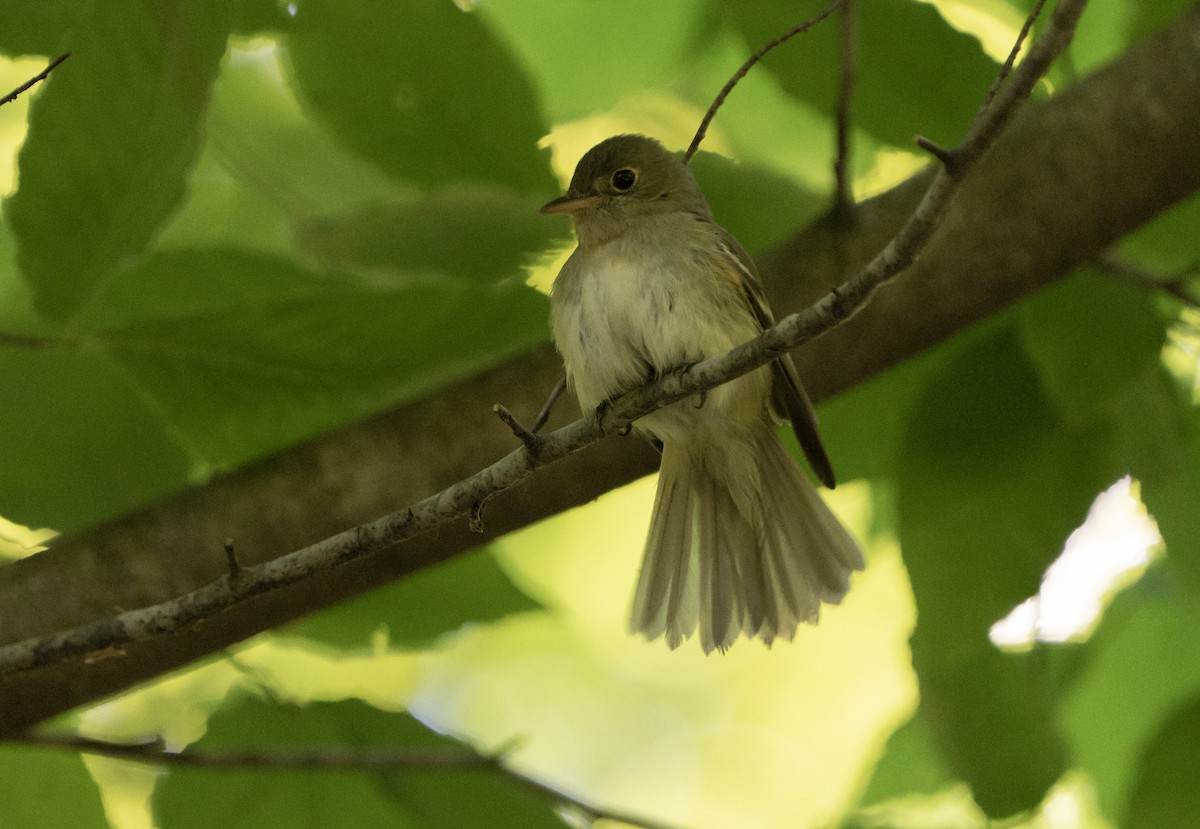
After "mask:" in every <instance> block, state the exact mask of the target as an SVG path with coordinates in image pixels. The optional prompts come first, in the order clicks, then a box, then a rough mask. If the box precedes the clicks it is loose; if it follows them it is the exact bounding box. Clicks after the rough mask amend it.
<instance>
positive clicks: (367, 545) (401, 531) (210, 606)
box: [0, 0, 1086, 675]
mask: <svg viewBox="0 0 1200 829" xmlns="http://www.w3.org/2000/svg"><path fill="white" fill-rule="evenodd" d="M1085 5H1086V0H1060V2H1059V4H1058V6H1057V8H1056V9H1055V11H1054V14H1053V15H1052V16H1051V19H1050V20H1049V22H1048V23H1047V25H1046V27H1045V29H1044V31H1043V32H1042V33H1041V35H1040V37H1039V38H1038V39H1037V41H1036V42H1035V43H1034V45H1033V47H1032V48H1031V50H1030V53H1029V56H1028V57H1027V58H1026V59H1025V60H1024V61H1023V62H1022V63H1021V64H1020V66H1018V67H1017V68H1016V69H1015V70H1014V72H1013V74H1012V77H1011V79H1010V81H1009V83H1007V84H1005V85H1004V87H1002V88H1001V89H1000V91H999V92H998V93H997V94H996V97H995V100H994V102H993V105H992V106H991V107H989V108H988V109H987V110H986V111H984V112H981V113H980V114H979V115H978V116H977V117H976V119H975V121H974V123H972V125H971V127H970V129H969V130H968V131H967V136H966V138H965V139H964V140H963V142H962V143H961V144H959V145H958V146H957V147H956V148H955V150H954V152H955V154H956V161H957V164H958V171H959V172H958V175H955V176H951V175H950V174H949V173H947V172H946V170H944V169H943V170H939V171H938V173H937V175H936V176H935V177H934V180H933V182H932V183H931V184H930V186H929V189H928V190H927V191H926V192H925V195H924V197H923V198H922V200H921V202H920V204H919V205H918V206H917V208H916V210H915V211H914V212H913V214H912V216H910V217H909V219H908V221H907V222H906V223H905V224H904V226H903V227H902V228H901V229H900V230H899V232H898V233H897V234H896V235H895V236H894V237H893V238H892V240H891V241H890V242H889V243H888V244H887V245H886V246H885V247H884V249H883V250H882V251H881V252H880V253H879V254H878V255H877V256H876V257H875V258H874V259H872V260H871V261H870V262H869V263H867V265H866V266H865V267H864V268H863V269H862V270H861V271H859V273H857V274H856V275H855V276H853V277H852V278H851V279H849V280H847V281H846V282H845V283H843V284H842V285H840V286H839V287H838V288H836V289H835V290H833V291H832V292H830V293H829V294H827V295H826V296H825V297H823V298H822V299H821V300H820V301H818V302H817V303H816V304H815V305H813V306H812V307H810V308H808V309H806V310H804V311H801V312H800V313H797V314H792V315H790V316H788V317H786V318H784V319H783V320H781V321H780V322H779V323H778V324H777V325H775V326H774V327H772V328H769V329H767V330H766V331H764V332H763V333H762V334H761V335H760V336H759V337H757V338H756V339H754V340H751V341H750V342H747V343H744V344H742V345H741V346H738V347H737V348H735V349H733V350H732V351H730V352H728V353H727V354H724V355H722V356H720V357H715V358H713V359H710V360H705V361H704V362H701V363H698V364H696V365H695V366H692V367H691V368H690V370H688V371H686V372H671V373H669V374H666V375H664V376H663V377H661V378H658V379H657V380H655V381H654V382H651V383H649V384H647V385H646V386H643V387H641V388H639V389H636V390H634V391H632V392H630V393H629V394H626V395H624V396H622V397H621V398H619V399H617V400H616V401H614V402H613V403H612V405H611V406H607V407H603V412H602V413H601V415H600V416H597V415H596V414H591V415H588V416H587V417H584V418H583V419H581V420H578V421H576V422H574V423H572V424H570V425H568V426H565V427H563V428H561V429H558V430H556V431H554V432H552V433H550V434H549V435H546V436H545V437H544V439H543V443H542V445H541V450H540V451H539V453H538V455H537V457H535V458H530V456H529V454H528V453H527V452H526V450H525V448H524V447H521V448H520V449H518V450H516V451H514V452H511V453H510V454H508V455H507V456H505V457H504V458H502V459H501V460H499V461H497V462H495V463H493V464H492V465H491V466H488V467H487V468H485V469H483V470H481V471H480V472H477V473H476V474H474V475H472V476H470V477H469V478H466V479H464V480H462V481H459V482H458V483H456V484H454V485H453V486H451V487H449V488H447V489H445V490H443V491H441V492H439V493H437V494H435V495H431V496H430V497H428V498H426V499H424V500H422V501H419V502H417V503H416V504H413V505H412V506H411V507H408V508H406V509H404V510H400V511H397V512H394V513H391V514H390V515H385V516H384V517H382V518H379V519H376V520H375V521H372V522H369V523H367V524H363V525H361V526H359V527H355V528H353V529H350V530H346V531H344V532H341V533H338V534H337V535H334V536H332V537H330V538H327V539H325V540H324V541H321V542H318V543H316V544H313V545H311V546H309V547H305V548H303V549H301V550H297V551H295V552H292V553H289V554H287V555H284V556H280V557H279V558H276V559H274V560H271V561H268V562H265V563H263V564H260V565H255V566H252V567H244V568H243V569H242V575H243V578H242V579H241V580H240V581H241V583H240V584H239V585H238V589H237V590H236V591H234V590H233V589H232V588H231V585H230V584H229V582H228V579H226V578H224V577H222V578H221V579H218V580H217V581H214V582H211V583H209V584H207V585H204V586H202V587H200V588H198V589H196V590H193V591H191V592H189V593H186V594H184V595H183V596H179V597H177V598H175V599H172V600H170V601H166V602H162V603H160V604H157V605H152V606H149V607H144V608H141V609H138V610H131V611H127V612H124V613H120V614H118V615H116V616H113V617H111V618H107V619H102V620H99V621H95V622H91V623H89V624H86V625H81V626H79V627H76V628H73V629H71V630H66V631H60V632H57V633H52V634H47V635H43V636H34V637H31V638H28V639H25V640H23V641H20V642H16V643H13V644H10V645H5V646H3V647H0V675H8V674H12V673H16V672H19V671H23V670H29V669H31V668H35V667H38V666H41V665H46V664H49V663H52V662H58V661H62V660H66V659H71V658H79V657H86V656H87V655H88V654H89V653H93V652H96V651H102V650H105V649H109V648H114V647H117V646H120V645H123V644H126V643H130V642H139V641H145V640H149V639H154V638H157V637H160V636H163V635H166V634H169V633H171V632H174V631H178V630H182V629H184V628H186V627H187V626H189V625H191V624H193V623H195V622H197V621H200V620H203V619H206V618H209V617H211V616H213V615H214V614H216V613H217V612H219V611H221V610H224V609H226V608H228V607H231V606H232V605H234V604H237V603H238V602H241V601H245V600H247V599H249V598H251V597H252V596H255V595H258V594H261V593H266V592H269V591H272V590H276V589H279V588H281V587H285V586H287V585H290V584H294V583H296V582H299V581H302V580H304V579H306V578H309V577H311V576H313V575H315V574H317V573H322V572H327V571H329V570H332V569H334V568H336V567H340V566H341V565H343V564H345V563H347V562H350V561H354V560H357V559H361V558H364V557H366V556H368V555H371V554H372V553H376V552H380V551H382V550H385V549H388V548H390V547H393V546H395V545H396V544H398V543H400V542H402V541H404V540H406V539H409V538H412V537H413V536H415V535H418V534H420V533H423V532H425V531H427V530H431V529H434V528H436V527H439V526H442V525H445V524H448V523H450V522H451V521H454V520H457V519H459V518H461V517H462V516H464V515H467V514H468V513H470V512H471V511H472V509H473V505H475V504H481V503H483V502H484V501H485V500H486V499H487V498H489V497H491V496H492V495H494V494H496V493H498V492H500V491H502V490H505V489H508V488H509V487H512V486H514V485H515V484H517V483H519V482H521V481H523V480H525V479H526V478H527V477H529V475H531V474H532V473H533V470H534V469H537V468H539V467H542V466H547V465H549V464H551V463H554V462H555V461H558V460H561V459H562V458H564V457H566V456H567V455H569V454H571V453H573V452H577V451H579V450H580V449H583V448H584V447H586V446H589V445H591V444H593V443H595V442H596V441H598V440H599V439H600V438H601V437H602V436H603V435H604V434H606V432H611V431H613V430H614V429H615V428H616V427H619V426H621V425H623V424H628V423H630V422H631V421H633V420H635V419H636V418H638V417H641V416H643V415H645V414H648V413H649V412H651V411H654V410H655V409H658V408H660V407H662V406H665V405H667V404H669V403H673V402H676V401H678V400H682V399H684V398H686V397H690V396H692V395H695V394H698V393H700V392H702V391H705V390H707V389H711V388H714V387H716V386H718V385H721V384H722V383H726V382H728V381H729V380H732V379H734V378H735V377H739V376H741V375H743V374H745V373H747V372H749V371H752V370H753V369H755V368H758V367H759V366H762V365H765V364H766V363H768V362H770V361H771V360H774V359H777V358H778V357H780V356H782V355H783V354H785V353H787V352H788V351H790V350H791V349H793V348H795V347H796V346H798V345H800V344H802V343H804V342H807V341H808V340H811V339H813V338H814V337H817V336H818V335H820V334H822V333H824V332H826V331H828V330H830V329H831V328H833V327H835V326H836V325H838V324H840V323H841V322H843V321H844V320H846V319H847V318H848V317H850V316H851V315H852V314H853V313H855V312H856V311H857V310H858V309H859V308H861V307H862V306H863V305H864V304H865V303H866V302H867V300H868V299H869V298H870V296H871V295H872V294H873V293H874V292H875V291H876V290H877V289H878V288H879V287H880V286H881V285H883V284H884V283H886V282H887V281H888V280H890V279H892V278H894V277H895V276H896V275H897V274H899V273H900V272H901V271H903V270H904V269H905V268H907V267H908V266H909V265H911V264H912V262H913V261H914V260H915V259H916V257H917V255H918V254H919V253H920V251H921V250H922V249H923V248H924V247H925V245H926V244H927V243H928V241H929V239H930V237H931V236H932V235H933V233H934V231H935V230H936V229H937V227H938V225H939V223H940V222H941V220H942V218H943V217H944V216H945V214H946V211H947V210H948V208H949V205H950V202H951V200H952V199H953V197H954V195H955V193H956V192H957V189H958V187H959V184H960V182H961V181H962V179H963V176H964V175H966V173H967V172H968V171H969V170H970V168H971V167H972V165H973V164H974V163H975V162H977V161H978V160H979V158H980V157H981V156H982V155H983V153H984V152H985V151H986V150H987V148H988V147H989V146H990V144H991V142H992V141H993V140H994V139H995V137H996V136H997V135H998V134H999V133H1000V131H1001V130H1002V129H1003V128H1004V126H1005V125H1006V124H1007V123H1008V122H1009V121H1010V120H1011V118H1012V116H1013V113H1014V112H1015V110H1016V108H1017V106H1018V105H1019V104H1020V103H1021V102H1022V101H1023V100H1024V99H1025V98H1026V97H1027V96H1028V95H1029V92H1030V90H1031V89H1032V88H1033V86H1034V84H1035V83H1037V80H1038V78H1040V77H1041V76H1042V74H1043V73H1044V72H1045V71H1046V69H1047V68H1048V67H1049V66H1050V63H1051V62H1052V61H1053V60H1054V58H1055V56H1057V55H1058V54H1060V53H1061V52H1062V50H1063V49H1065V48H1066V46H1067V44H1068V43H1069V42H1070V40H1071V36H1072V34H1073V32H1074V29H1075V24H1076V23H1077V21H1078V19H1079V15H1080V14H1081V13H1082V12H1083V8H1084V6H1085ZM606 427H607V428H606Z"/></svg>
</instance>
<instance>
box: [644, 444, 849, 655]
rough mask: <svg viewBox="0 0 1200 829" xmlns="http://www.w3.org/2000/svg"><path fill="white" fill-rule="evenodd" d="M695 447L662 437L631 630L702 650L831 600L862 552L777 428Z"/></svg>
mask: <svg viewBox="0 0 1200 829" xmlns="http://www.w3.org/2000/svg"><path fill="white" fill-rule="evenodd" d="M723 449H724V450H725V451H723V452H716V453H714V452H712V451H711V450H709V451H707V452H705V453H703V454H701V453H695V452H689V451H688V449H687V448H685V447H682V446H677V445H673V444H667V445H665V446H664V447H663V459H662V469H661V472H660V475H659V481H658V496H657V500H656V501H655V506H654V516H653V518H652V519H651V522H650V533H649V537H648V539H647V542H646V553H645V558H644V560H643V564H642V571H641V575H640V577H639V579H638V587H637V591H636V593H635V595H634V601H633V612H632V615H631V618H630V628H631V630H633V631H635V632H640V633H643V634H645V635H646V636H647V638H650V639H654V638H657V637H659V636H664V635H665V636H666V640H667V644H668V646H670V647H672V648H675V647H677V646H678V645H679V644H681V643H682V642H683V640H684V639H686V638H688V637H690V636H691V635H693V634H694V633H696V631H697V629H699V632H700V642H701V647H702V648H703V649H704V651H705V653H708V652H710V651H712V650H725V649H726V648H728V647H729V646H730V645H732V644H733V642H734V640H736V639H737V637H738V635H739V634H742V633H744V634H746V635H747V636H752V637H753V636H757V637H758V638H760V639H762V640H763V641H764V642H766V643H767V644H770V643H771V642H772V641H773V640H774V639H775V638H777V637H778V638H784V639H790V638H791V637H792V635H793V634H794V632H795V630H796V628H797V626H798V625H799V624H800V623H801V622H811V621H815V620H816V618H817V614H818V611H819V608H820V604H821V602H830V603H837V602H839V601H840V600H841V599H842V597H843V596H844V595H845V593H846V590H847V589H848V588H849V576H850V571H851V570H858V569H862V567H863V559H862V553H861V552H860V551H859V549H858V546H857V545H856V544H855V542H854V540H853V539H852V538H851V537H850V535H849V534H848V533H847V532H846V530H845V529H844V528H843V527H842V526H841V524H839V523H838V521H837V519H836V518H835V517H834V516H833V514H832V513H831V512H830V511H829V509H828V508H827V507H826V506H825V504H824V502H823V501H822V500H821V498H820V496H819V495H818V494H817V492H816V490H815V489H814V488H813V485H812V484H811V483H810V482H809V481H808V479H807V478H805V477H803V476H802V475H801V473H800V471H799V469H797V467H796V465H795V463H794V462H793V461H792V459H791V457H790V456H789V455H788V454H787V451H786V450H785V449H784V447H783V445H782V444H781V443H780V442H779V440H778V439H777V437H776V436H775V434H774V433H773V432H772V431H771V430H769V429H767V428H764V429H763V431H762V433H761V434H760V435H757V436H755V437H754V438H753V439H752V440H749V441H747V442H745V443H742V442H737V443H731V444H730V445H729V446H727V447H723Z"/></svg>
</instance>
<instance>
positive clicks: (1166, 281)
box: [1095, 253, 1200, 308]
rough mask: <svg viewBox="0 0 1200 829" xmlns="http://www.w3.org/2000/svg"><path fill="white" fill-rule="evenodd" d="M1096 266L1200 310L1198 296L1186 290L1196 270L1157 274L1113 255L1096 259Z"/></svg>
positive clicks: (1187, 269)
mask: <svg viewBox="0 0 1200 829" xmlns="http://www.w3.org/2000/svg"><path fill="white" fill-rule="evenodd" d="M1095 264H1096V266H1097V267H1099V268H1101V269H1103V270H1104V271H1106V272H1108V273H1110V274H1112V275H1113V276H1115V277H1118V278H1120V279H1123V280H1125V281H1126V282H1132V283H1133V284H1134V285H1138V286H1140V287H1142V288H1147V289H1149V290H1152V291H1162V292H1163V293H1165V294H1167V295H1169V296H1172V297H1174V298H1175V299H1177V300H1179V301H1180V302H1182V303H1183V304H1184V305H1188V306H1190V307H1192V308H1200V296H1197V295H1196V294H1194V293H1193V292H1192V291H1190V290H1188V286H1187V282H1188V279H1189V278H1190V277H1195V275H1196V273H1197V270H1198V269H1197V268H1195V267H1192V268H1185V269H1184V270H1183V271H1181V272H1179V273H1177V274H1168V275H1164V274H1158V273H1154V272H1153V271H1151V270H1150V269H1148V268H1144V267H1142V266H1141V265H1138V264H1136V263H1134V262H1130V261H1129V260H1128V259H1125V258H1124V257H1121V256H1119V255H1117V254H1114V253H1106V254H1104V255H1103V256H1101V257H1099V258H1098V259H1096V262H1095Z"/></svg>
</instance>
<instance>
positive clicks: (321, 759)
mask: <svg viewBox="0 0 1200 829" xmlns="http://www.w3.org/2000/svg"><path fill="white" fill-rule="evenodd" d="M13 742H19V743H21V744H23V745H29V746H33V747H37V748H47V749H62V750H65V751H74V752H80V753H83V754H95V755H99V756H102V757H111V758H114V759H118V760H127V761H131V762H135V763H148V764H152V765H156V766H173V767H180V768H197V769H206V770H210V771H245V770H246V769H253V770H255V771H261V772H290V771H349V772H370V773H378V772H402V771H414V770H421V771H430V770H438V769H442V770H462V769H476V770H479V771H481V772H486V773H491V774H496V775H500V776H502V777H505V778H507V779H509V780H511V781H512V782H514V783H516V784H518V785H520V786H522V787H523V788H526V789H529V790H530V791H533V792H534V793H536V794H537V795H539V796H540V797H542V798H544V799H545V800H547V801H548V802H549V803H551V804H553V805H556V806H565V807H568V808H570V809H573V810H576V811H578V812H579V813H580V814H582V815H583V816H584V817H586V818H587V819H588V820H589V821H591V822H595V821H599V820H610V821H615V822H617V823H624V824H627V825H629V826H634V827H640V829H672V827H670V826H668V825H667V824H664V823H656V822H651V821H649V820H647V819H645V818H642V817H639V816H636V815H630V814H626V813H624V812H619V811H614V810H611V809H607V808H602V807H599V806H594V805H592V804H590V803H588V802H587V801H585V800H584V799H583V798H581V797H578V796H576V795H573V794H569V793H568V792H565V791H563V790H561V789H558V788H555V787H553V786H550V785H549V784H547V783H543V782H542V781H541V780H538V779H536V778H535V777H532V776H530V775H529V774H526V773H525V772H521V771H517V770H516V769H514V768H512V767H510V766H508V765H506V764H505V762H504V761H505V760H506V759H507V757H508V755H509V754H510V752H511V749H512V747H513V746H514V745H516V744H517V743H518V741H510V742H509V743H506V744H505V745H504V746H502V747H501V748H500V749H499V750H497V751H495V752H490V753H482V752H478V751H475V750H473V749H471V748H470V747H469V746H466V745H463V746H461V747H459V746H455V747H450V746H446V747H430V748H421V749H415V748H408V749H400V748H393V747H388V746H378V747H375V746H372V747H359V748H345V747H341V746H321V747H309V748H301V749H291V748H287V749H285V748H272V749H259V750H241V751H231V750H226V751H213V750H187V751H169V750H167V749H166V746H165V744H164V743H163V741H162V739H161V738H158V737H154V738H150V739H148V740H142V741H139V742H132V743H117V742H110V741H108V740H97V739H93V738H91V737H84V736H81V735H78V734H58V733H48V732H34V733H31V734H27V735H25V736H23V737H21V738H19V739H18V740H14V741H13Z"/></svg>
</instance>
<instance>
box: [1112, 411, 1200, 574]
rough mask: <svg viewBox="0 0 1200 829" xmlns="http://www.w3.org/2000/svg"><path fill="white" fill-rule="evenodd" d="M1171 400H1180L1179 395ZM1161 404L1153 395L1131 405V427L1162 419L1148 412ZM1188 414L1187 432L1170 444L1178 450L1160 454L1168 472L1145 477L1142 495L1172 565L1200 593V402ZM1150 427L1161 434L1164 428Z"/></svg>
mask: <svg viewBox="0 0 1200 829" xmlns="http://www.w3.org/2000/svg"><path fill="white" fill-rule="evenodd" d="M1172 400H1174V401H1176V402H1177V401H1178V398H1177V397H1176V398H1172ZM1161 405H1162V403H1161V402H1160V400H1158V399H1150V400H1148V401H1144V402H1143V405H1142V406H1141V407H1139V408H1136V409H1133V408H1132V407H1131V411H1130V413H1129V415H1130V416H1129V421H1130V424H1129V425H1130V430H1131V431H1132V430H1133V429H1135V428H1137V427H1138V426H1140V427H1141V428H1142V429H1143V430H1146V424H1147V422H1148V421H1149V422H1150V423H1151V424H1154V425H1157V424H1158V423H1160V422H1161V418H1155V419H1150V418H1148V417H1147V416H1146V413H1147V411H1150V412H1152V413H1153V412H1155V411H1156V410H1157V409H1158V407H1159V406H1161ZM1139 415H1140V417H1139ZM1186 417H1187V423H1186V425H1185V426H1184V432H1183V434H1182V435H1180V436H1179V438H1180V439H1179V441H1178V443H1177V444H1174V445H1173V446H1172V447H1171V448H1173V449H1174V450H1175V451H1174V452H1173V453H1172V454H1171V455H1170V456H1169V457H1162V455H1161V454H1160V455H1159V457H1162V460H1161V461H1160V462H1159V464H1158V465H1157V468H1158V469H1159V470H1163V471H1165V474H1162V475H1161V476H1149V475H1146V476H1144V477H1143V480H1142V499H1143V501H1144V502H1145V504H1146V507H1147V509H1148V510H1149V512H1150V514H1151V515H1153V516H1154V520H1155V521H1157V522H1158V530H1159V532H1160V533H1162V537H1163V540H1164V541H1165V542H1166V547H1167V555H1168V557H1169V559H1170V563H1171V566H1172V568H1173V569H1174V571H1175V572H1176V573H1177V574H1178V575H1179V576H1180V577H1181V578H1182V579H1184V580H1185V581H1186V582H1187V584H1188V585H1189V587H1190V588H1191V589H1192V590H1193V591H1196V592H1197V593H1200V522H1198V521H1197V520H1196V512H1197V505H1198V504H1200V406H1192V407H1191V408H1190V410H1188V411H1187V412H1186ZM1172 425H1173V424H1172ZM1148 431H1149V432H1150V434H1160V433H1161V432H1163V431H1165V429H1162V428H1159V429H1153V428H1152V429H1150V430H1148ZM1135 434H1138V435H1141V434H1142V432H1136V433H1135Z"/></svg>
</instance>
